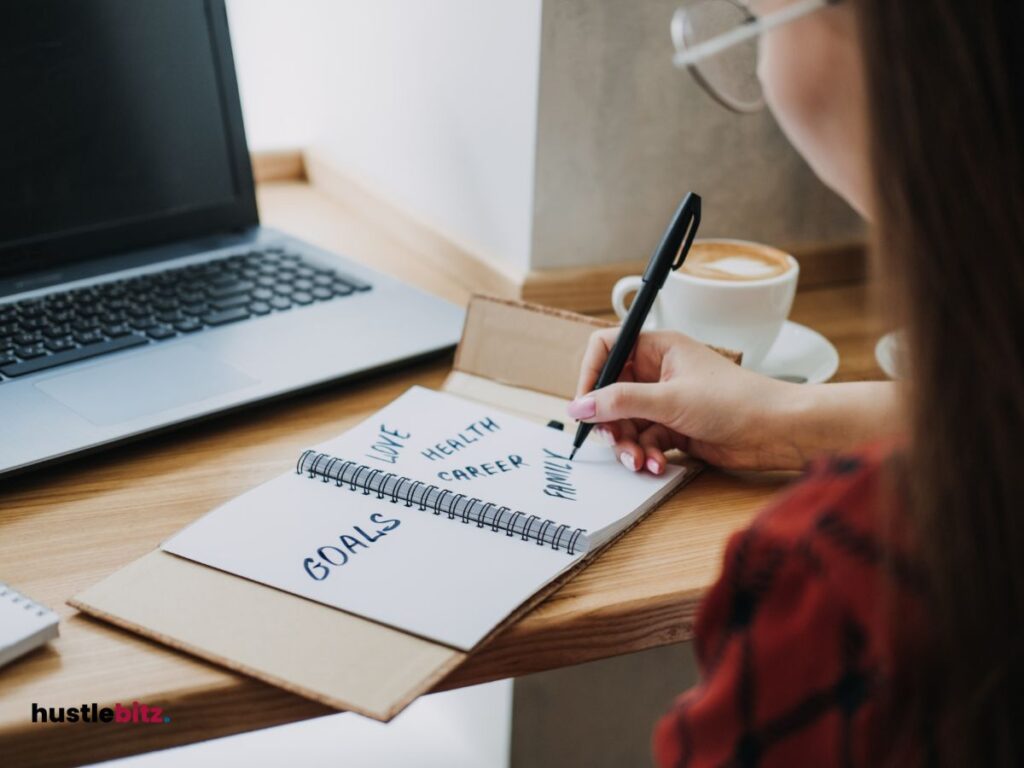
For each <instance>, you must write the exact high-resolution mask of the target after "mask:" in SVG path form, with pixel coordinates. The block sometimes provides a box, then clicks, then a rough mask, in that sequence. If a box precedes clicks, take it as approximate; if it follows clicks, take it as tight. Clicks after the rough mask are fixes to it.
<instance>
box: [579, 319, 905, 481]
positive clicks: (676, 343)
mask: <svg viewBox="0 0 1024 768" xmlns="http://www.w3.org/2000/svg"><path fill="white" fill-rule="evenodd" d="M617 335H618V329H617V328H608V329H605V330H601V331H597V332H595V333H594V334H593V336H591V338H590V343H589V344H588V346H587V350H586V353H585V354H584V356H583V365H582V368H581V371H580V380H579V384H578V386H577V391H576V394H577V397H576V399H575V400H573V402H572V403H570V404H569V415H570V416H572V417H573V418H576V419H579V420H580V421H587V422H593V423H596V424H600V425H601V428H603V429H605V430H606V431H607V432H608V433H609V434H610V436H611V438H612V439H613V440H614V441H615V448H616V453H617V454H618V455H619V457H620V459H621V461H622V463H623V464H625V465H626V466H627V467H628V468H629V469H632V470H633V471H638V470H640V469H642V468H646V469H647V470H648V471H650V472H653V473H654V474H660V473H661V472H663V471H664V469H665V464H666V459H665V451H667V450H669V449H672V448H679V449H681V450H683V451H685V452H686V453H688V454H690V455H691V456H695V457H697V458H701V459H704V460H705V461H708V462H710V463H712V464H716V465H718V466H722V467H728V468H731V469H799V468H800V467H802V466H803V465H804V464H805V463H806V462H807V460H808V459H809V458H810V457H811V456H812V455H814V454H815V453H818V452H820V451H824V450H830V449H834V450H840V449H843V448H847V447H850V446H851V445H854V444H856V443H858V442H861V441H863V440H866V439H871V438H873V437H878V436H880V435H882V434H886V433H888V432H890V431H898V429H899V419H898V418H897V417H896V416H897V412H898V408H897V403H896V393H895V386H894V385H893V384H891V383H889V382H859V383H854V384H824V385H817V386H808V385H802V384H790V383H786V382H782V381H778V380H776V379H772V378H769V377H767V376H763V375H761V374H759V373H755V372H753V371H749V370H746V369H744V368H741V367H740V366H738V365H736V364H735V363H733V362H732V361H730V360H728V359H726V358H724V357H722V356H721V355H719V354H718V353H717V352H715V351H713V350H711V349H709V348H708V347H706V346H704V345H703V344H701V343H699V342H697V341H694V340H693V339H691V338H689V337H687V336H684V335H683V334H680V333H674V332H670V331H655V332H651V333H642V334H641V335H640V338H639V340H638V341H637V345H636V349H635V350H634V351H633V355H632V356H631V358H630V361H629V362H628V363H627V364H626V368H625V370H624V371H623V373H622V376H621V377H620V378H619V382H618V383H616V384H611V385H609V386H607V387H604V388H602V389H599V390H596V391H593V392H592V391H591V388H592V387H593V385H594V382H595V381H596V380H597V377H598V375H599V374H600V371H601V368H602V367H603V366H604V362H605V359H606V358H607V357H608V353H609V351H610V350H611V347H612V345H613V344H614V343H615V339H616V337H617Z"/></svg>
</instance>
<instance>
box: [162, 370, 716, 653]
mask: <svg viewBox="0 0 1024 768" xmlns="http://www.w3.org/2000/svg"><path fill="white" fill-rule="evenodd" d="M571 439H572V435H571V433H567V432H562V431H559V430H556V429H553V428H551V427H545V426H542V425H540V424H537V423H534V422H531V421H527V420H525V419H521V418H518V417H516V416H512V415H510V414H508V413H506V412H504V411H502V410H500V409H497V408H494V407H492V406H489V405H485V404H482V403H479V402H476V401H472V400H466V399H463V398H460V397H456V396H453V395H449V394H444V393H440V392H434V391H432V390H427V389H423V388H420V387H414V388H413V389H410V390H409V391H408V392H406V393H405V394H404V395H402V396H401V397H400V398H398V399H397V400H395V401H394V402H392V403H391V404H390V405H388V406H387V407H385V408H384V409H383V410H381V411H378V412H377V413H376V414H374V415H373V416H371V417H370V418H369V419H367V420H366V421H364V422H362V423H361V424H359V425H358V426H356V427H355V428H353V429H351V430H349V431H348V432H346V433H345V434H343V435H341V436H339V437H337V438H334V439H333V440H330V441H328V442H326V443H323V444H321V445H318V446H315V447H314V448H311V449H310V450H307V451H305V452H303V453H302V454H301V455H300V456H297V457H296V463H295V469H294V470H293V471H291V472H288V473H287V474H284V475H281V476H280V477H278V478H276V479H274V480H271V481H269V482H267V483H265V484H263V485H261V486H259V487H257V488H255V489H253V490H251V491H249V492H248V493H245V494H243V495H242V496H239V497H237V498H235V499H234V500H232V501H230V502H228V503H227V504H224V505H223V506H221V507H219V508H217V509H215V510H213V511H212V512H210V513H209V514H207V515H206V516H204V517H202V518H200V519H199V520H198V521H196V522H195V523H193V524H192V525H190V526H189V527H187V528H185V529H184V530H182V531H181V532H180V533H178V534H177V535H176V536H174V537H173V538H171V539H170V540H168V541H166V542H165V543H164V544H163V545H162V549H163V550H164V551H165V552H169V553H172V554H174V555H177V556H179V557H182V558H188V559H189V560H193V561H195V562H198V563H202V564H205V565H207V566H212V567H213V568H216V569H219V570H222V571H226V572H229V573H232V574H235V575H237V576H242V577H244V578H246V579H250V580H253V581H256V582H260V583H262V584H266V585H268V586H271V587H275V588H277V589H279V590H283V591H285V592H289V593H292V594H295V595H299V596H301V597H304V598H308V599H310V600H313V601H316V602H318V603H322V604H324V605H328V606H332V607H334V608H340V609H342V610H344V611H347V612H350V613H354V614H357V615H359V616H362V617H365V618H367V619H371V620H373V621H376V622H380V623H382V624H386V625H389V626H391V627H395V628H397V629H400V630H403V631H405V632H409V633H412V634H415V635H419V636H421V637H424V638H428V639H430V640H434V641H437V642H440V643H443V644H445V645H447V646H450V647H453V648H457V649H461V650H470V649H472V648H473V647H474V646H475V645H477V644H478V643H479V642H480V641H481V640H482V639H483V638H484V637H486V636H487V635H488V634H489V633H490V632H491V631H492V630H493V629H494V628H495V627H497V626H498V625H499V624H501V622H502V621H503V620H504V619H506V618H507V617H508V616H509V615H510V614H512V613H513V612H514V611H515V610H516V608H517V607H519V606H520V605H522V604H523V603H524V602H526V601H527V600H528V599H529V598H530V597H532V596H533V595H534V594H535V593H536V592H537V591H538V590H540V589H541V588H543V587H544V586H545V585H547V584H549V583H550V582H552V581H553V580H555V579H557V578H558V576H559V575H560V574H562V573H563V572H565V571H566V570H568V569H569V568H571V567H572V566H573V565H575V564H576V563H578V562H579V561H580V560H581V559H582V558H584V557H585V556H586V554H587V552H588V551H591V550H596V549H598V548H600V547H601V545H602V544H604V543H606V542H607V541H609V540H610V539H611V538H613V537H614V536H615V535H616V534H617V533H619V532H621V531H622V530H623V529H625V528H627V527H628V526H629V525H630V524H631V523H633V522H634V521H636V520H637V519H638V518H639V517H641V516H642V515H643V514H644V513H645V512H647V511H648V510H650V509H651V508H652V507H654V506H655V505H657V504H658V503H659V502H660V501H661V500H662V499H663V498H664V497H665V496H666V495H668V494H669V493H670V492H671V491H672V490H673V489H674V488H676V487H677V486H678V485H679V484H680V483H681V482H682V481H683V480H684V479H686V473H687V472H693V471H696V468H695V467H692V466H691V467H680V466H669V468H668V470H667V471H666V473H665V474H664V475H662V476H660V477H654V476H652V475H650V474H646V473H642V474H633V473H630V472H628V471H626V470H625V469H623V467H622V466H620V465H619V464H618V462H617V460H616V458H615V456H614V453H613V451H612V450H611V448H609V447H608V446H607V445H604V444H601V442H600V441H599V440H598V439H597V438H596V436H595V437H593V438H591V439H590V440H589V441H588V442H587V443H586V444H585V445H584V447H583V448H582V449H581V450H580V451H579V453H578V454H577V456H576V458H575V460H574V461H572V462H569V461H568V458H567V457H568V454H569V451H570V449H571Z"/></svg>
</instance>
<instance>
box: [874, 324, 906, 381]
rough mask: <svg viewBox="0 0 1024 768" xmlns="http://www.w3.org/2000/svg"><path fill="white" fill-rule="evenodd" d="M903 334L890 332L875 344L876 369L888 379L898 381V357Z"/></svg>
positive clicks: (900, 352) (901, 347)
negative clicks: (882, 372) (883, 372)
mask: <svg viewBox="0 0 1024 768" xmlns="http://www.w3.org/2000/svg"><path fill="white" fill-rule="evenodd" d="M902 344H903V334H902V333H901V332H900V331H892V332H891V333H887V334H885V336H883V337H882V338H880V339H879V340H878V343H877V344H875V360H877V361H878V367H879V368H881V369H882V370H883V371H885V375H886V376H888V377H889V378H890V379H900V378H902V377H901V376H900V355H901V354H902V352H903V346H902Z"/></svg>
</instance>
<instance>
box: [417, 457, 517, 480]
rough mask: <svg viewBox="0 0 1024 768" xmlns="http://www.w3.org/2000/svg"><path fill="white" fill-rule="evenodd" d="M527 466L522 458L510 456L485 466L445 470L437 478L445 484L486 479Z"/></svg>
mask: <svg viewBox="0 0 1024 768" xmlns="http://www.w3.org/2000/svg"><path fill="white" fill-rule="evenodd" d="M525 466H527V464H526V462H525V461H523V457H522V456H517V455H515V454H509V456H508V458H505V459H497V460H495V461H485V462H484V463H483V464H477V465H475V466H470V467H461V468H460V469H451V470H448V469H444V470H441V471H440V472H438V473H437V476H438V477H439V478H441V479H442V480H444V481H445V482H448V483H450V482H452V481H453V480H473V479H475V478H478V477H486V476H487V475H500V474H501V473H502V472H511V471H512V470H514V469H519V468H520V467H525Z"/></svg>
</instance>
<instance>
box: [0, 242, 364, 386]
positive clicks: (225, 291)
mask: <svg viewBox="0 0 1024 768" xmlns="http://www.w3.org/2000/svg"><path fill="white" fill-rule="evenodd" d="M371 288H372V286H371V285H370V284H369V283H366V282H364V281H362V280H360V279H358V278H356V277H353V276H351V275H348V274H344V273H342V272H339V271H338V270H335V269H325V268H322V267H319V266H314V265H313V264H310V263H308V262H306V261H304V260H303V258H302V257H301V256H300V255H299V254H297V253H293V252H289V251H287V250H285V249H283V248H266V249H263V250H259V251H249V252H248V253H241V254H235V255H233V256H227V257H225V258H222V259H216V260H213V261H206V262H203V263H202V264H192V265H189V266H187V267H179V268H177V269H169V270H165V271H163V272H153V273H150V274H146V275H140V276H138V277H130V278H126V279H124V280H114V281H111V282H106V283H101V284H99V285H95V286H90V287H88V288H78V289H75V290H71V291H63V292H60V293H53V294H50V295H47V296H43V297H40V298H33V299H25V300H24V301H18V302H14V303H10V304H0V383H2V382H4V381H9V380H12V379H15V378H18V377H20V376H25V375H28V374H30V373H35V372H37V371H43V370H47V369H50V368H56V367H57V366H61V365H68V364H70V363H75V362H78V361H80V360H85V359H88V358H93V357H97V356H99V355H105V354H109V353H111V352H117V351H119V350H122V349H129V348H132V347H140V346H143V345H146V344H153V343H157V342H161V341H166V340H167V339H173V338H176V337H179V336H183V335H190V334H194V333H198V332H200V331H203V330H205V329H208V328H218V327H220V326H222V325H226V324H228V323H237V322H242V321H245V320H250V319H252V318H256V317H261V316H263V315H269V314H270V313H272V312H283V311H285V310H288V309H291V308H292V307H301V306H306V305H309V304H313V303H314V302H319V301H331V300H333V299H337V298H341V297H343V296H351V295H352V294H354V293H357V292H361V291H368V290H370V289H371Z"/></svg>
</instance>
